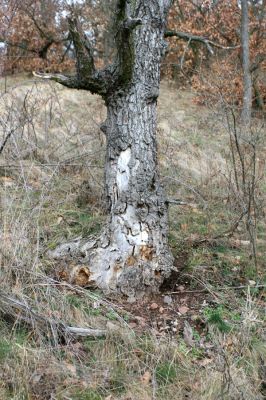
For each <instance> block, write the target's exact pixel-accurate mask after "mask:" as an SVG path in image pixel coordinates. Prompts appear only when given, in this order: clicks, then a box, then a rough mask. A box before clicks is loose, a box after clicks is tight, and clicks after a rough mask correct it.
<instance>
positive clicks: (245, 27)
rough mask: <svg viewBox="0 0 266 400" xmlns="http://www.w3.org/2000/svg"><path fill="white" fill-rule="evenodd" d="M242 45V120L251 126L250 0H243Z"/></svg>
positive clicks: (244, 123) (245, 124)
mask: <svg viewBox="0 0 266 400" xmlns="http://www.w3.org/2000/svg"><path fill="white" fill-rule="evenodd" d="M241 45H242V68H243V106H242V112H241V121H242V123H243V125H244V126H249V125H250V121H251V108H252V81H251V73H250V58H249V18H248V0H241Z"/></svg>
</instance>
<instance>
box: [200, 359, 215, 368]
mask: <svg viewBox="0 0 266 400" xmlns="http://www.w3.org/2000/svg"><path fill="white" fill-rule="evenodd" d="M212 361H213V360H212V359H211V358H203V360H198V361H197V364H198V365H200V366H201V367H206V366H207V365H209V364H211V363H212Z"/></svg>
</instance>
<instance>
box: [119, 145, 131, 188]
mask: <svg viewBox="0 0 266 400" xmlns="http://www.w3.org/2000/svg"><path fill="white" fill-rule="evenodd" d="M130 158H131V149H130V147H128V148H127V149H126V150H124V151H122V152H121V154H120V156H119V158H118V161H117V176H116V183H117V188H118V191H119V192H120V193H121V192H122V191H124V190H127V188H128V183H129V176H130V170H129V166H128V164H129V161H130Z"/></svg>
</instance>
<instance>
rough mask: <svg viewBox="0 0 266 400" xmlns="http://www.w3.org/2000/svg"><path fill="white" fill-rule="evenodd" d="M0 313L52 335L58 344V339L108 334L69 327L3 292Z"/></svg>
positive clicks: (101, 330) (102, 330)
mask: <svg viewBox="0 0 266 400" xmlns="http://www.w3.org/2000/svg"><path fill="white" fill-rule="evenodd" d="M0 312H2V313H3V314H4V315H6V316H8V317H11V318H13V319H14V320H18V321H23V322H25V323H26V324H28V325H30V326H31V327H32V328H36V327H38V328H39V329H40V330H41V331H43V332H45V333H48V334H49V335H51V334H52V337H53V338H54V340H55V341H56V342H58V339H61V341H62V339H67V338H68V339H70V338H71V337H73V336H86V337H104V336H106V333H107V332H106V330H104V329H93V328H83V327H75V326H68V325H66V324H65V323H64V322H63V321H60V320H56V319H53V318H48V317H46V316H44V315H41V314H39V313H37V312H36V311H35V310H33V309H32V308H31V307H30V306H29V305H28V304H26V303H22V302H21V301H19V300H17V299H16V298H14V297H12V296H9V295H6V294H4V293H2V292H0Z"/></svg>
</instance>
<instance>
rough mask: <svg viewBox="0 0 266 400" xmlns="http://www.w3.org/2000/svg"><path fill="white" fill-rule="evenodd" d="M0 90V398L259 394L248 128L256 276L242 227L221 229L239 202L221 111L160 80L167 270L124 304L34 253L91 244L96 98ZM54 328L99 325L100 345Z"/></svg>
mask: <svg viewBox="0 0 266 400" xmlns="http://www.w3.org/2000/svg"><path fill="white" fill-rule="evenodd" d="M4 87H5V85H4V82H3V81H2V80H1V81H0V88H2V92H1V97H0V121H1V127H0V129H1V131H0V146H1V143H4V141H5V139H7V140H6V144H5V146H4V149H3V151H2V152H1V154H0V184H1V242H0V250H1V253H0V257H1V258H0V261H1V270H0V279H1V288H0V330H1V339H0V364H1V371H0V398H1V399H3V400H6V399H18V400H22V399H27V400H28V399H29V400H33V399H40V400H45V399H47V400H48V399H58V400H61V399H62V400H67V399H73V400H75V399H79V400H85V399H86V400H101V399H106V400H107V399H108V400H126V399H127V400H130V399H131V400H146V399H147V400H148V399H158V400H160V399H169V400H172V399H178V400H183V399H184V400H185V399H192V400H196V399H202V400H216V399H228V400H229V399H230V400H237V399H239V400H240V399H241V400H242V399H245V400H252V399H253V400H259V399H262V398H263V396H264V395H265V366H264V363H265V355H266V348H265V340H264V336H263V335H264V333H263V327H264V322H265V319H264V318H265V317H264V314H263V310H264V307H265V293H264V292H263V274H264V270H265V266H266V264H265V263H266V261H265V253H266V252H265V250H266V246H265V218H264V217H263V215H265V203H264V200H265V192H266V184H265V164H264V163H263V161H264V160H263V157H264V152H265V148H263V146H264V144H263V143H265V142H264V141H263V140H264V139H265V132H264V131H263V130H262V129H261V130H259V128H258V127H259V126H260V121H258V122H256V124H255V126H256V127H257V128H256V129H257V131H256V132H258V133H259V135H260V142H259V145H258V149H257V154H256V157H257V164H256V166H257V173H258V178H259V179H258V182H257V183H256V184H257V185H258V191H257V192H256V194H257V202H258V204H257V205H258V209H257V212H258V219H257V234H258V240H257V270H256V268H255V266H254V261H253V259H252V253H251V247H250V245H251V243H250V238H249V236H248V235H247V232H246V228H245V224H244V223H243V222H240V223H239V225H238V226H237V228H235V230H234V231H232V235H228V234H227V233H228V232H229V231H230V229H231V228H232V227H234V224H235V221H237V220H238V219H239V207H238V203H237V199H236V193H235V192H234V189H233V188H234V186H233V188H232V182H233V178H232V177H233V176H234V169H233V166H232V162H231V157H230V147H229V138H230V137H229V134H228V130H227V129H226V128H225V126H224V124H223V122H224V118H223V113H222V112H221V111H218V110H215V111H210V110H208V109H207V108H204V107H202V106H201V107H200V106H198V105H197V104H196V102H195V96H194V94H193V93H192V92H188V91H177V90H176V89H175V88H174V87H173V85H172V84H168V83H166V82H163V83H162V85H161V95H160V98H159V118H158V122H159V125H158V140H159V161H160V168H161V176H162V180H163V182H164V185H165V187H166V191H167V195H168V198H169V207H170V241H171V245H172V247H173V252H174V254H175V255H176V266H177V268H178V271H179V272H178V273H177V274H175V275H173V276H172V277H171V279H169V281H168V282H165V285H164V287H163V288H162V292H161V293H160V294H159V295H158V296H155V297H153V298H148V299H143V300H142V301H140V302H137V303H135V304H127V303H125V302H124V301H123V299H106V298H104V297H103V296H102V295H101V293H98V292H97V291H91V290H88V289H83V288H80V287H77V286H75V284H81V285H82V284H83V283H84V282H86V270H84V271H83V275H82V276H76V277H75V276H74V278H73V271H75V261H74V260H73V265H64V264H62V265H61V264H60V265H54V264H53V263H52V262H51V261H50V260H49V259H48V258H47V257H46V251H47V249H51V248H53V247H55V246H56V245H57V244H58V243H60V242H62V241H64V240H66V239H69V238H75V237H79V236H90V235H96V234H97V233H98V232H99V231H100V229H101V226H102V224H104V220H105V215H104V207H103V200H102V178H103V176H102V175H103V170H102V166H103V162H104V149H105V139H104V136H103V134H102V133H101V131H100V129H99V124H100V123H101V122H102V121H103V120H104V116H105V108H104V105H103V102H102V101H101V99H100V98H98V97H97V96H93V95H91V94H89V93H86V92H83V91H71V90H68V89H65V88H63V87H61V86H59V85H56V84H49V83H43V82H39V81H33V80H32V79H31V78H27V77H25V76H18V77H12V78H8V79H7V85H6V89H7V93H4ZM246 151H248V147H247V148H246ZM238 168H239V165H238V164H237V172H238ZM180 203H181V204H180ZM263 213H264V214H263ZM70 275H71V276H72V281H71V283H69V277H70ZM7 293H8V294H9V296H10V297H11V298H12V299H13V300H14V299H15V302H13V303H12V304H11V303H10V300H9V302H7V300H6V298H5V296H4V294H5V295H6V294H7ZM16 301H19V302H20V303H22V306H21V305H20V306H18V304H17V305H16ZM23 305H24V308H23ZM25 307H26V311H25ZM23 310H24V311H23ZM25 313H26V314H25ZM59 322H60V324H59ZM61 323H64V324H66V325H68V326H69V325H71V326H76V327H83V328H86V327H87V328H88V327H91V328H101V329H104V330H107V332H108V333H107V337H105V338H102V339H93V338H88V337H87V338H81V337H79V338H77V337H71V336H65V335H64V333H63V330H62V329H63V328H62V324H61Z"/></svg>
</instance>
